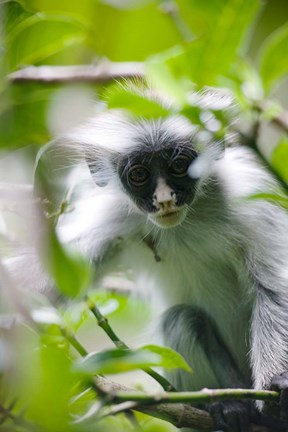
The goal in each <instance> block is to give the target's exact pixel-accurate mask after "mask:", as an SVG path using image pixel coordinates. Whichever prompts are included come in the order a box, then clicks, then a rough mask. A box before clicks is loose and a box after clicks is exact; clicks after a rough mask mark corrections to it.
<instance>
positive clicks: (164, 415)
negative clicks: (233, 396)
mask: <svg viewBox="0 0 288 432" xmlns="http://www.w3.org/2000/svg"><path fill="white" fill-rule="evenodd" d="M97 386H98V387H99V388H100V389H101V390H102V391H103V393H104V394H106V396H107V401H109V396H110V400H111V402H113V401H114V400H115V401H117V398H118V395H119V396H120V395H121V394H122V396H123V399H125V397H124V394H125V393H127V397H128V398H129V393H130V392H131V390H130V389H129V388H127V387H125V386H123V385H122V384H118V383H115V382H112V381H110V380H108V379H106V378H103V377H98V378H97ZM229 391H230V393H231V392H234V393H235V392H237V390H235V389H234V390H232V389H222V390H207V389H206V390H205V391H203V393H204V394H205V392H206V393H208V394H210V395H211V397H212V398H213V393H215V395H214V396H216V394H218V393H219V392H222V393H223V392H228V393H229ZM238 391H239V390H238ZM240 392H242V393H243V392H245V390H240ZM137 393H138V392H133V394H134V396H135V395H136V394H137ZM199 393H200V392H199ZM182 394H184V393H170V394H169V393H167V397H168V398H169V397H170V398H171V395H175V397H176V398H177V395H178V396H179V399H180V398H181V395H182ZM191 394H192V393H191ZM146 396H147V397H148V398H151V400H150V402H149V404H145V402H144V401H142V402H140V400H139V401H138V403H137V401H134V405H133V401H130V402H131V405H130V404H127V405H125V402H127V403H128V401H125V402H120V401H119V402H120V403H119V404H118V405H112V406H110V407H109V408H108V407H106V408H105V409H104V416H107V415H113V414H118V413H120V412H123V411H125V410H126V409H127V410H130V409H132V410H135V411H139V412H142V413H145V414H148V415H150V416H152V417H156V418H159V419H161V420H165V421H167V422H169V423H171V424H173V425H174V426H176V427H177V428H183V427H188V428H195V429H198V430H203V431H212V430H214V428H215V426H214V424H213V420H212V418H211V416H210V414H209V413H208V412H207V411H204V410H202V409H199V408H196V407H193V406H191V405H188V404H187V403H171V402H170V403H164V402H162V400H165V397H164V398H163V397H160V396H159V395H158V397H157V395H154V396H152V395H149V396H148V395H146ZM172 397H173V396H172ZM141 398H145V393H143V392H139V399H141ZM217 399H218V398H217V397H215V400H217ZM102 414H103V413H102ZM100 418H101V417H100ZM255 423H257V424H255ZM255 423H254V422H252V424H251V432H276V431H284V430H285V429H284V427H283V424H282V423H281V422H280V421H279V420H277V419H275V418H271V417H268V416H263V415H262V414H258V415H257V417H256V418H255ZM267 424H268V425H273V426H270V427H267ZM264 425H266V426H264Z"/></svg>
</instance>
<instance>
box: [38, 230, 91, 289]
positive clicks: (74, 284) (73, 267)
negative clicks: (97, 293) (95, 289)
mask: <svg viewBox="0 0 288 432" xmlns="http://www.w3.org/2000/svg"><path fill="white" fill-rule="evenodd" d="M46 242H47V243H46V251H45V252H46V257H45V258H46V260H45V261H46V265H47V267H48V270H49V272H50V274H51V275H52V276H53V278H54V279H55V282H56V284H57V287H58V289H59V291H60V292H61V293H62V294H64V295H65V296H69V297H75V296H78V295H79V294H81V293H83V291H84V289H85V288H87V286H88V285H89V282H90V280H91V275H90V267H89V264H88V262H87V261H86V260H85V259H84V257H83V256H81V255H80V253H79V252H76V251H75V250H72V249H68V247H64V246H63V245H62V244H61V243H60V242H59V240H58V238H57V236H56V234H55V232H54V231H53V230H52V229H50V230H49V231H48V235H47V239H46Z"/></svg>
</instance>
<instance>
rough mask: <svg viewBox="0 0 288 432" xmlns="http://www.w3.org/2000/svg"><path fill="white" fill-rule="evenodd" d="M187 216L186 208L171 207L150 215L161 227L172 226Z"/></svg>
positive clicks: (152, 220)
mask: <svg viewBox="0 0 288 432" xmlns="http://www.w3.org/2000/svg"><path fill="white" fill-rule="evenodd" d="M185 216H186V208H185V207H182V208H179V209H177V210H176V209H173V210H172V209H171V210H169V211H166V212H165V213H164V212H162V213H153V214H150V215H149V219H150V220H151V222H153V223H154V224H155V225H157V226H159V227H161V228H171V227H175V226H177V225H179V224H180V223H182V222H183V220H184V219H185Z"/></svg>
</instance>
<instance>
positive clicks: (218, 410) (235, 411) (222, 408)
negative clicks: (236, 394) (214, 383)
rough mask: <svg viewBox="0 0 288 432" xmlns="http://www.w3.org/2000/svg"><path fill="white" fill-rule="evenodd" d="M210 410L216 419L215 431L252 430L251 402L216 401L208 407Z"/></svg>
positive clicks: (242, 431) (243, 431)
mask: <svg viewBox="0 0 288 432" xmlns="http://www.w3.org/2000/svg"><path fill="white" fill-rule="evenodd" d="M208 411H209V413H210V415H211V417H212V418H213V420H214V425H215V431H223V432H249V431H250V404H249V403H248V402H243V401H222V402H215V403H212V404H211V405H210V406H209V407H208Z"/></svg>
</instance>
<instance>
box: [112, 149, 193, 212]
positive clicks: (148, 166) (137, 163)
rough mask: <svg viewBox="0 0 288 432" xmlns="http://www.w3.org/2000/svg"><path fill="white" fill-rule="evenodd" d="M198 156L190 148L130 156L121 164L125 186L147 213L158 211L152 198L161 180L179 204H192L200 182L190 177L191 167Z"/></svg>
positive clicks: (120, 168)
mask: <svg viewBox="0 0 288 432" xmlns="http://www.w3.org/2000/svg"><path fill="white" fill-rule="evenodd" d="M196 157H197V153H196V151H195V150H193V149H191V147H190V148H189V147H188V146H187V147H186V146H182V147H181V146H176V147H175V146H173V147H172V146H171V147H169V146H167V147H166V148H165V149H164V150H159V151H154V152H148V151H147V150H146V151H145V150H143V152H142V153H141V152H140V151H137V152H135V153H131V154H130V155H128V156H127V157H125V158H123V159H122V160H120V161H118V164H117V168H118V172H119V175H120V178H121V181H122V184H123V186H124V188H125V189H126V191H127V192H128V193H129V195H130V196H131V197H132V199H133V200H134V202H135V203H136V204H137V206H138V207H139V208H140V209H141V210H144V211H145V212H148V213H153V212H156V210H157V209H156V208H155V207H154V206H153V195H154V192H155V189H156V186H157V182H158V179H159V178H162V179H164V180H165V182H166V183H167V185H168V186H169V187H170V188H171V189H172V190H173V191H174V193H175V195H176V205H177V206H182V205H184V204H189V203H191V202H192V200H193V198H194V194H195V187H196V182H197V180H195V179H191V178H190V177H189V176H188V173H187V171H188V168H189V166H190V164H191V163H192V161H193V160H194V159H195V158H196Z"/></svg>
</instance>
